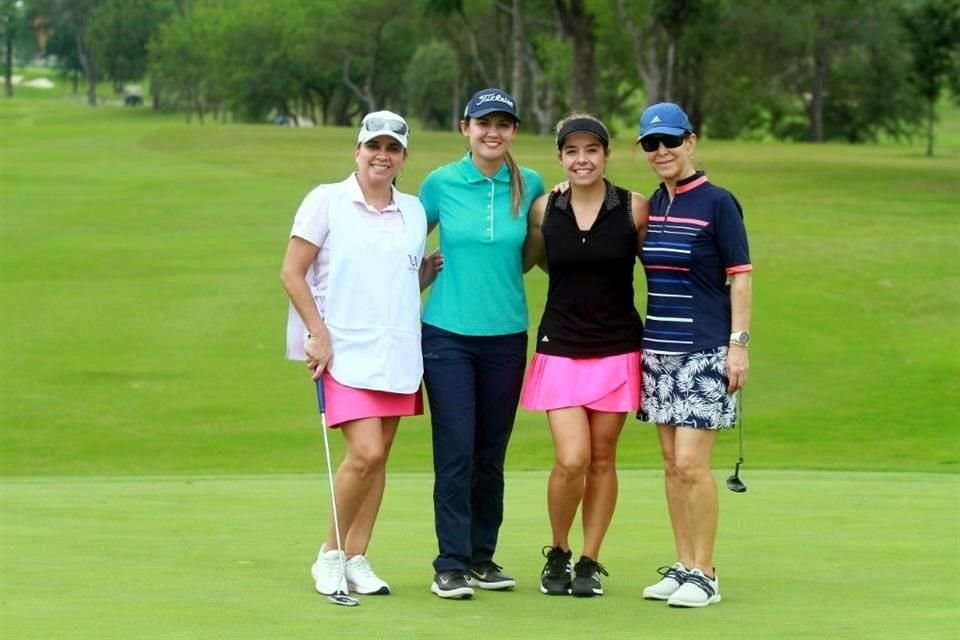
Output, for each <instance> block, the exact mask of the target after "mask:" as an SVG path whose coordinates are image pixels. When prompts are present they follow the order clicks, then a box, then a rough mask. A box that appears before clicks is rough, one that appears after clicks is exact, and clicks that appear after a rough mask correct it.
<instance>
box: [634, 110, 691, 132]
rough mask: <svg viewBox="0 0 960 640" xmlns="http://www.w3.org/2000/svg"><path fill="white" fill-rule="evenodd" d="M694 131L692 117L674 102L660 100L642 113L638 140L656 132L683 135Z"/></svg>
mask: <svg viewBox="0 0 960 640" xmlns="http://www.w3.org/2000/svg"><path fill="white" fill-rule="evenodd" d="M692 132H693V125H691V124H690V118H688V117H687V114H686V113H684V112H683V109H681V108H680V107H679V106H678V105H676V104H674V103H672V102H658V103H657V104H654V105H651V106H649V107H647V108H646V110H644V112H643V113H642V114H640V135H638V136H637V141H639V140H640V139H641V138H645V137H647V136H652V135H654V134H655V133H665V134H667V135H671V136H682V135H686V134H688V133H692Z"/></svg>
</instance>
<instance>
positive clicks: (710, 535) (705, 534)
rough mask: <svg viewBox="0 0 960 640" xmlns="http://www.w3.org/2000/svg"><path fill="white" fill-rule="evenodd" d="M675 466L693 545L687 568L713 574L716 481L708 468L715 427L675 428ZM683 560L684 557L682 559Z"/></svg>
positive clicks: (715, 534) (715, 438) (715, 531)
mask: <svg viewBox="0 0 960 640" xmlns="http://www.w3.org/2000/svg"><path fill="white" fill-rule="evenodd" d="M676 432H677V433H676V438H675V440H674V442H675V468H676V470H677V477H678V479H679V485H680V487H681V491H682V492H683V502H684V503H685V506H686V522H687V525H688V527H689V532H690V539H691V540H692V545H693V549H692V551H693V557H692V558H691V559H690V562H691V564H689V565H687V567H688V568H691V569H692V568H697V569H700V570H701V571H702V572H703V573H705V574H707V575H708V576H712V575H713V546H714V541H715V540H716V536H717V519H718V511H719V509H718V505H717V483H716V481H715V480H714V479H713V474H712V473H711V472H710V461H711V457H712V454H713V445H714V443H715V442H716V440H717V432H716V431H715V430H706V429H686V428H680V429H677V430H676ZM684 564H686V560H684Z"/></svg>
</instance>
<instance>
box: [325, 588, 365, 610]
mask: <svg viewBox="0 0 960 640" xmlns="http://www.w3.org/2000/svg"><path fill="white" fill-rule="evenodd" d="M327 600H329V601H330V602H332V603H333V604H338V605H340V606H341V607H355V606H357V605H358V604H360V601H359V600H357V599H356V598H353V597H351V596H349V595H347V594H346V593H343V592H342V591H337V592H336V593H335V594H333V595H332V596H327Z"/></svg>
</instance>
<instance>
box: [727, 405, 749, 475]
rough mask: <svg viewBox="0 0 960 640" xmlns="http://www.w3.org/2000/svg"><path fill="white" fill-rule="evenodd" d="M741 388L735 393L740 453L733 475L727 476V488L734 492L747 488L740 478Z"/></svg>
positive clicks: (741, 461)
mask: <svg viewBox="0 0 960 640" xmlns="http://www.w3.org/2000/svg"><path fill="white" fill-rule="evenodd" d="M742 394H743V390H742V389H741V390H740V393H739V394H738V395H737V432H738V436H737V437H738V438H739V440H740V455H739V456H738V457H737V464H736V466H735V467H734V468H733V475H732V476H730V477H729V478H727V489H730V491H733V492H734V493H743V492H745V491H746V490H747V485H745V484H743V480H741V479H740V465H742V464H743V400H742V398H743V396H742Z"/></svg>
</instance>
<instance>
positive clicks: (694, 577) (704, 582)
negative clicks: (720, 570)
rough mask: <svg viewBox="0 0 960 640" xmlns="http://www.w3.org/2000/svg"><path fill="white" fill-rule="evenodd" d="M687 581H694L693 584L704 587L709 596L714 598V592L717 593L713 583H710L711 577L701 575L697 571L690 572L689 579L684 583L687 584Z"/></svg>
mask: <svg viewBox="0 0 960 640" xmlns="http://www.w3.org/2000/svg"><path fill="white" fill-rule="evenodd" d="M687 582H692V583H693V584H695V585H697V586H698V587H700V588H701V589H703V592H704V593H706V594H707V597H708V598H712V597H713V594H715V593H716V590H715V589H714V588H713V585H712V584H710V578H708V577H706V576H701V575H699V574H696V573H688V574H687V579H686V581H685V582H684V584H686V583H687Z"/></svg>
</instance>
